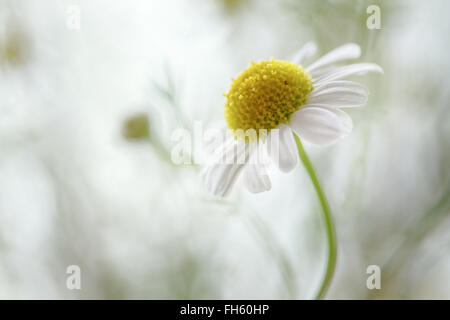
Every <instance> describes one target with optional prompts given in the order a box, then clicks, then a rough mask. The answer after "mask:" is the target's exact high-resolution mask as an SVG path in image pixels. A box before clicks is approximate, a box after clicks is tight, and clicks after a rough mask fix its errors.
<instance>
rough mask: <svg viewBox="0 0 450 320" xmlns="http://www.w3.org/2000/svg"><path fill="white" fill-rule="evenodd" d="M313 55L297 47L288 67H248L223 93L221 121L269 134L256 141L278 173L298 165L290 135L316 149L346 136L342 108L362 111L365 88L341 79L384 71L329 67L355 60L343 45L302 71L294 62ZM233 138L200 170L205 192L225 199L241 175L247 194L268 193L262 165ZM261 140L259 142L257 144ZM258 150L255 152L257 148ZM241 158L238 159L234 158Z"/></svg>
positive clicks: (354, 51)
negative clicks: (222, 118)
mask: <svg viewBox="0 0 450 320" xmlns="http://www.w3.org/2000/svg"><path fill="white" fill-rule="evenodd" d="M314 52H315V46H314V45H311V44H308V45H306V46H305V47H304V48H302V49H301V50H300V51H299V52H298V54H297V55H296V58H294V59H293V61H292V62H287V61H279V60H274V59H271V60H268V61H261V62H258V63H254V62H252V63H251V65H250V66H249V67H248V68H247V69H246V70H245V71H244V72H242V73H241V74H240V75H239V76H238V77H237V78H236V79H235V80H233V83H232V84H231V88H230V90H229V91H228V93H226V94H225V96H226V98H227V100H226V103H225V119H226V122H227V124H228V127H229V129H231V130H234V131H238V130H241V132H246V131H248V130H249V129H252V130H255V131H256V132H257V138H259V137H260V135H259V132H260V131H261V130H265V131H266V132H269V134H268V136H267V139H257V142H258V143H261V144H262V145H263V147H265V149H266V150H267V152H268V154H269V156H270V158H271V160H272V161H273V162H274V163H275V164H276V165H277V166H278V167H279V169H280V170H281V171H283V172H289V171H291V170H292V169H293V168H294V167H295V166H296V164H297V162H298V155H297V147H296V143H295V140H294V136H293V132H295V133H296V134H297V135H298V136H300V137H301V138H302V139H304V140H307V141H309V142H312V143H314V144H318V145H329V144H331V143H334V142H336V141H338V140H339V139H341V138H342V137H345V136H346V135H348V134H349V133H350V132H351V130H352V127H353V122H352V119H351V118H350V117H349V116H348V115H347V114H346V113H345V112H344V111H342V110H341V108H343V107H356V106H362V105H364V104H365V103H366V102H367V97H368V91H367V89H366V88H365V87H364V86H362V85H360V84H358V83H356V82H352V81H346V80H342V79H344V78H346V77H348V76H351V75H355V74H364V73H367V72H383V70H382V69H381V68H380V67H379V66H378V65H376V64H373V63H357V64H350V65H346V66H339V67H338V66H332V64H333V63H335V62H340V61H343V60H347V59H355V58H358V57H359V56H360V54H361V50H360V48H359V46H358V45H357V44H354V43H349V44H346V45H343V46H341V47H339V48H337V49H335V50H333V51H331V52H329V53H328V54H326V55H324V56H323V57H321V58H320V59H318V60H317V61H316V62H315V63H313V64H311V65H309V66H308V67H306V68H303V66H301V65H299V64H298V63H299V62H300V61H301V60H302V59H303V58H304V57H306V56H309V55H312V54H313V53H314ZM239 140H241V142H243V143H245V144H247V145H248V144H251V143H252V142H254V141H252V139H250V140H248V139H247V138H246V139H245V140H243V141H242V139H239V138H238V136H237V135H235V136H234V137H232V138H231V141H225V143H224V144H223V145H222V146H221V147H219V148H218V150H217V152H216V153H218V155H219V156H218V157H216V161H214V162H213V163H209V164H208V165H206V166H205V168H204V170H203V179H204V182H205V185H206V187H207V189H208V191H210V192H212V193H213V194H215V195H221V196H224V195H226V194H227V193H228V192H229V191H230V190H231V187H232V186H233V184H234V183H235V182H236V180H237V178H238V177H239V176H240V173H241V172H242V171H244V175H243V177H244V184H245V185H246V186H247V188H248V189H249V190H250V191H251V192H262V191H267V190H269V189H270V188H271V183H270V179H269V177H268V175H267V173H266V170H265V167H264V164H261V163H254V161H253V162H252V161H251V160H252V159H253V158H255V156H254V154H255V152H254V150H255V148H253V149H252V150H250V149H249V148H245V147H244V148H237V151H236V148H235V146H234V145H235V144H238V143H239ZM260 140H262V141H260ZM256 150H259V149H256ZM230 152H233V153H236V152H237V153H238V154H237V155H235V156H234V157H232V158H234V159H244V162H243V163H241V162H237V161H236V162H234V163H229V162H225V163H224V162H223V159H224V156H227V158H229V157H228V154H229V153H230ZM239 153H241V154H239Z"/></svg>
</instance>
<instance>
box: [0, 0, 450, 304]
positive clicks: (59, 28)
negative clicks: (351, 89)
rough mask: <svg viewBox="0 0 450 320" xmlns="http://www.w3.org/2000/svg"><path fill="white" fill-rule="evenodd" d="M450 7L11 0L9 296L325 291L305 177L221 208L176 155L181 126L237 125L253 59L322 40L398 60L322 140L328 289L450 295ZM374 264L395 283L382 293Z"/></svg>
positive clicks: (1, 235) (4, 10) (240, 195)
mask: <svg viewBox="0 0 450 320" xmlns="http://www.w3.org/2000/svg"><path fill="white" fill-rule="evenodd" d="M373 4H374V5H378V6H379V7H380V12H381V29H374V30H369V29H368V28H367V26H366V20H367V18H368V16H369V14H368V13H367V12H366V9H367V7H368V6H369V5H373ZM74 6H75V7H76V8H79V11H76V10H75V11H73V10H69V11H68V8H70V7H74ZM449 7H450V4H449V3H448V2H447V1H444V0H440V1H434V2H433V3H430V4H427V3H425V2H421V1H418V0H414V1H395V2H393V1H387V0H386V1H375V0H374V1H357V2H355V1H344V0H333V1H332V0H329V1H325V0H322V1H313V0H304V1H295V0H281V1H262V0H233V1H230V0H215V1H208V0H192V1H187V0H172V1H158V0H155V1H143V0H142V1H139V0H133V1H120V2H118V1H115V2H111V1H106V0H97V1H88V0H84V1H81V0H80V1H77V0H64V1H58V0H48V1H37V0H36V1H33V0H31V1H30V0H27V1H26V0H0V83H1V85H0V177H1V179H0V298H44V299H45V298H68V299H74V298H85V299H95V298H96V299H104V298H168V299H172V298H173V299H178V298H190V299H203V298H210V299H220V298H235V299H239V298H250V299H259V298H266V299H282V298H309V297H310V296H311V295H312V293H313V292H314V291H315V290H316V289H317V288H316V285H317V283H318V282H319V280H320V277H321V276H322V272H323V270H322V267H323V261H324V258H325V243H324V237H323V232H324V230H323V225H322V221H321V220H320V215H319V207H318V203H317V200H316V198H315V194H314V192H313V190H312V187H311V185H310V182H309V180H308V179H307V176H306V173H305V171H304V169H303V168H302V167H299V168H298V169H297V170H296V171H295V173H294V174H291V175H284V174H282V173H279V172H277V171H276V170H274V171H273V172H271V173H270V175H271V177H272V178H273V181H272V185H273V188H272V191H271V192H270V193H263V194H259V195H253V194H249V193H248V192H247V191H245V190H244V189H243V188H236V190H234V191H233V193H232V194H231V195H230V197H228V198H226V199H217V198H215V197H211V196H210V195H208V194H207V193H206V192H205V190H204V189H203V186H202V184H201V180H200V179H199V177H198V167H197V166H196V165H185V166H176V165H174V164H173V163H172V162H171V158H170V153H171V147H172V142H171V133H172V132H173V130H174V129H176V128H185V129H187V130H192V127H193V123H194V122H195V121H202V123H204V124H205V126H206V125H211V126H214V125H215V124H221V123H223V106H224V101H225V100H224V97H223V96H222V94H223V93H224V92H226V90H227V89H228V88H229V85H230V78H231V77H235V76H236V75H237V74H238V73H239V72H240V71H241V70H243V69H245V67H246V66H247V65H248V63H249V61H250V60H254V61H258V60H261V59H268V58H270V57H272V56H273V57H275V58H276V59H288V58H289V57H290V56H292V54H294V53H295V51H296V50H297V49H298V48H299V47H301V45H302V44H304V43H306V42H308V41H315V42H316V43H317V45H318V48H319V52H320V53H325V52H327V51H328V50H330V49H332V48H334V47H337V46H339V45H340V44H342V43H346V42H356V43H358V44H360V45H361V48H362V52H363V56H362V59H361V60H364V61H373V62H375V63H377V64H379V65H381V66H382V67H383V69H384V71H385V75H384V76H383V77H375V76H373V77H371V76H369V77H364V82H365V85H366V86H367V87H368V88H369V90H370V93H371V95H370V98H369V104H368V105H367V106H366V107H365V108H361V109H352V110H349V114H350V115H351V117H352V118H353V119H354V120H356V121H354V122H355V128H354V131H353V132H352V134H351V136H350V137H349V138H347V139H346V140H343V141H341V142H339V143H338V144H336V145H335V146H333V147H331V148H319V147H315V146H312V145H307V144H306V145H305V148H307V150H308V152H309V153H310V156H311V159H312V161H313V163H314V165H315V167H316V170H317V172H318V175H319V179H320V180H321V181H322V184H323V186H324V188H325V189H326V193H327V195H328V198H329V202H330V206H331V208H332V211H333V213H334V217H335V220H336V229H337V236H338V239H339V244H340V247H339V256H338V262H337V274H336V277H335V279H334V281H333V283H332V285H331V288H330V291H329V294H328V296H327V297H329V298H342V299H353V298H358V299H366V298H367V299H384V298H395V299H410V298H419V299H420V298H431V299H433V298H438V299H440V298H447V299H449V298H450V285H449V283H450V279H449V277H450V276H449V272H448V271H449V270H450V254H449V252H450V251H449V246H450V237H449V233H448V232H447V230H448V228H449V227H450V219H448V217H449V213H450V125H449V123H450V122H449V120H450V110H449V107H448V101H449V99H450V90H449V89H448V88H447V86H446V81H447V79H448V76H449V71H448V70H450V66H449V64H450V59H448V57H447V56H448V55H447V52H448V51H449V49H450V40H448V37H447V35H448V33H449V31H450V22H449V21H448V19H447V16H446V13H447V12H448V9H449ZM77 12H79V17H71V16H70V15H72V14H76V13H77ZM72 18H78V19H79V28H72V27H71V24H69V23H67V22H68V19H72ZM294 204H295V206H294ZM373 264H375V265H379V266H380V267H381V272H382V281H381V286H382V287H381V290H368V289H367V287H366V279H367V277H368V274H366V268H367V267H368V266H369V265H373ZM69 265H79V266H80V268H81V279H82V289H81V290H68V289H67V287H66V278H67V274H66V268H67V266H69Z"/></svg>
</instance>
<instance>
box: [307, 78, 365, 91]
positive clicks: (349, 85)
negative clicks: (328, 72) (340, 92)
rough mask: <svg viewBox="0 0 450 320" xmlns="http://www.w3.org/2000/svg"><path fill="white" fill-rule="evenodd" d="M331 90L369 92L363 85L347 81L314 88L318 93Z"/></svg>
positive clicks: (337, 81)
mask: <svg viewBox="0 0 450 320" xmlns="http://www.w3.org/2000/svg"><path fill="white" fill-rule="evenodd" d="M331 88H333V89H337V88H339V89H351V90H355V91H366V92H367V88H366V87H364V86H363V85H361V84H359V83H357V82H353V81H347V80H336V81H330V82H327V83H324V84H323V85H322V86H320V87H314V90H313V92H314V93H318V92H320V91H322V90H327V89H331ZM311 93H312V92H311Z"/></svg>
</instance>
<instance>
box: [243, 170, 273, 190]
mask: <svg viewBox="0 0 450 320" xmlns="http://www.w3.org/2000/svg"><path fill="white" fill-rule="evenodd" d="M243 178H244V184H245V186H246V187H247V189H248V190H249V191H250V192H253V193H259V192H264V191H269V190H270V189H271V188H272V184H271V183H270V178H269V176H268V174H267V171H266V169H265V168H264V166H262V165H258V164H248V165H247V166H246V167H245V169H244V176H243Z"/></svg>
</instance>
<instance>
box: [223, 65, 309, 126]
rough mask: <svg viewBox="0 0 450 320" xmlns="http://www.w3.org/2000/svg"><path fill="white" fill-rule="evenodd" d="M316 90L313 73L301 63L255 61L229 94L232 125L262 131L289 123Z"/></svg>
mask: <svg viewBox="0 0 450 320" xmlns="http://www.w3.org/2000/svg"><path fill="white" fill-rule="evenodd" d="M312 90H313V86H312V79H311V76H310V75H309V74H308V73H307V72H306V71H305V70H304V69H303V67H302V66H300V65H297V64H294V63H291V62H286V61H278V60H274V59H273V58H272V59H271V60H269V61H261V62H258V63H252V64H251V65H250V67H249V68H248V69H247V70H245V71H244V72H242V73H241V74H240V75H239V76H238V77H237V79H235V80H233V83H232V85H231V88H230V90H229V91H228V93H227V94H225V96H226V97H227V102H226V104H225V119H226V121H227V124H228V128H230V129H232V130H237V129H243V130H244V131H245V130H248V129H255V130H256V131H257V132H258V131H259V129H266V130H270V129H275V128H277V127H278V126H279V125H280V124H282V123H285V124H288V123H289V120H290V118H291V116H292V115H293V114H294V112H295V111H297V110H298V109H299V108H300V107H301V106H302V105H304V104H305V103H306V101H307V99H308V94H309V93H310V92H311V91H312Z"/></svg>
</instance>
